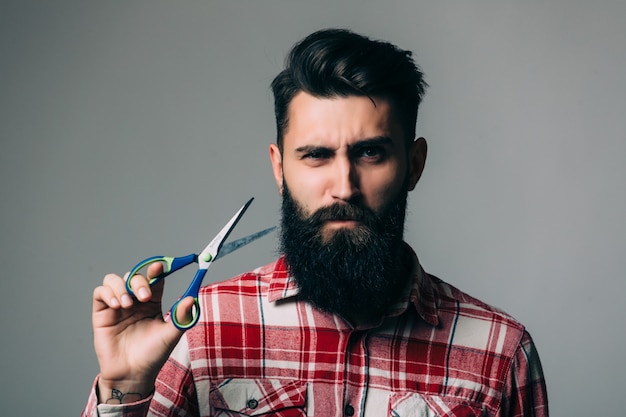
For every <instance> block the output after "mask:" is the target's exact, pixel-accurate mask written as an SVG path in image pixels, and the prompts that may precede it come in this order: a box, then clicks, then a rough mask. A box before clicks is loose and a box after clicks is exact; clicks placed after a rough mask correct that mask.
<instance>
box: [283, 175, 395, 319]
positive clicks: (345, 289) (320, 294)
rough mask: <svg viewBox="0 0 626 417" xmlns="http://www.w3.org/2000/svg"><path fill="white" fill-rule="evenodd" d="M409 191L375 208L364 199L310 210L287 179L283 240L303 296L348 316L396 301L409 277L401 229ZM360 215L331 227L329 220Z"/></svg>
mask: <svg viewBox="0 0 626 417" xmlns="http://www.w3.org/2000/svg"><path fill="white" fill-rule="evenodd" d="M406 199H407V191H406V187H403V188H402V191H401V192H400V193H399V195H398V196H397V197H396V198H395V199H394V200H393V201H392V202H391V203H390V204H388V205H387V207H385V208H383V209H382V210H381V212H380V213H375V212H374V211H372V210H371V209H370V208H368V207H366V206H365V205H364V204H359V203H344V204H335V205H332V206H328V207H323V208H321V209H319V210H317V211H316V212H314V213H313V214H311V215H310V216H308V217H307V216H306V215H305V213H304V211H303V210H302V208H301V207H300V206H299V204H298V203H297V202H296V201H295V200H294V199H293V198H292V197H291V194H290V193H289V190H288V188H287V185H286V184H285V183H283V202H282V223H281V224H282V230H281V245H282V251H283V253H284V254H285V258H286V261H287V265H288V267H289V272H290V274H291V275H292V276H293V277H294V279H295V280H296V282H297V284H298V287H299V289H300V297H301V298H302V299H304V300H307V301H309V302H311V303H312V304H313V305H314V306H316V307H317V308H318V309H320V310H322V311H325V312H328V313H332V314H338V315H340V316H342V317H343V318H352V317H366V318H372V317H378V316H380V315H381V314H383V313H384V312H385V311H386V310H387V309H388V308H389V306H390V305H391V304H393V303H394V302H396V301H397V299H398V297H399V295H400V293H401V291H402V289H403V287H404V284H405V282H406V272H404V268H403V262H402V260H403V250H402V235H403V231H404V217H405V210H406ZM331 219H332V220H337V219H356V220H358V221H359V222H361V224H360V225H358V226H357V227H354V228H350V229H348V228H342V229H338V230H333V231H330V232H329V233H331V236H330V237H328V236H326V237H324V236H323V235H322V228H323V226H324V223H325V222H326V221H327V220H331Z"/></svg>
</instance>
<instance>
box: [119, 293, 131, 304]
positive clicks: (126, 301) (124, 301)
mask: <svg viewBox="0 0 626 417" xmlns="http://www.w3.org/2000/svg"><path fill="white" fill-rule="evenodd" d="M121 298H122V306H124V307H129V306H131V305H132V304H133V299H132V298H130V295H128V294H122V297H121Z"/></svg>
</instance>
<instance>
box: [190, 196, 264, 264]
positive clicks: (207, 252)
mask: <svg viewBox="0 0 626 417" xmlns="http://www.w3.org/2000/svg"><path fill="white" fill-rule="evenodd" d="M252 200H254V198H251V199H250V200H248V201H247V202H246V204H244V205H243V206H242V207H241V208H240V209H239V210H237V212H236V213H235V215H234V216H233V217H232V218H231V219H230V220H229V221H228V223H226V225H225V226H224V227H223V228H222V230H220V232H219V233H218V234H217V236H215V237H214V238H213V240H211V243H209V244H208V245H207V247H206V248H204V249H203V250H202V252H200V253H199V254H198V265H200V268H201V269H206V268H208V266H209V264H210V263H211V261H212V260H213V259H215V257H217V255H218V254H219V252H220V249H221V248H222V244H223V243H224V242H225V241H226V239H227V238H228V235H229V234H230V232H231V231H232V230H233V229H234V228H235V226H236V225H237V223H238V222H239V220H240V219H241V216H243V214H244V213H245V212H246V210H247V209H248V207H249V206H250V203H252Z"/></svg>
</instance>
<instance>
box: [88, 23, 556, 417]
mask: <svg viewBox="0 0 626 417" xmlns="http://www.w3.org/2000/svg"><path fill="white" fill-rule="evenodd" d="M425 87H426V84H425V82H424V79H423V74H422V73H421V71H420V70H419V68H418V67H417V65H416V64H415V63H414V61H413V59H412V55H411V53H410V52H407V51H403V50H401V49H399V48H398V47H396V46H394V45H392V44H390V43H388V42H384V41H377V40H372V39H369V38H366V37H364V36H361V35H358V34H355V33H353V32H350V31H346V30H338V29H328V30H322V31H319V32H316V33H313V34H311V35H309V36H308V37H306V38H305V39H303V40H302V41H300V42H299V43H298V44H296V45H295V46H294V48H293V49H292V50H291V52H290V54H289V56H288V58H287V60H286V66H285V69H284V70H283V71H282V72H281V73H280V74H278V76H277V77H276V78H275V79H274V81H273V83H272V90H273V93H274V99H275V114H276V124H277V132H278V134H277V141H276V143H275V144H272V145H270V149H269V153H270V160H271V164H272V168H273V173H274V177H275V180H276V183H277V185H278V188H279V191H280V193H281V195H282V221H281V249H282V255H281V257H280V258H279V259H277V260H276V261H275V262H273V263H271V264H269V265H266V266H264V267H261V268H258V269H257V270H255V271H252V272H249V273H246V274H243V275H240V276H238V277H235V278H233V279H230V280H227V281H224V282H220V283H215V284H211V285H208V286H207V287H205V288H203V289H202V291H201V294H200V307H201V311H202V316H201V317H200V320H199V322H198V324H197V325H196V326H195V327H193V328H192V329H190V330H188V331H186V332H184V333H183V332H182V331H180V330H178V329H176V328H175V327H174V326H173V325H172V323H171V322H169V321H168V320H164V319H163V317H162V312H161V305H160V299H161V290H162V288H161V287H159V286H155V287H153V288H152V289H151V288H150V286H149V285H148V282H147V279H149V278H150V277H151V276H156V275H157V274H159V273H160V272H161V271H160V270H159V268H160V266H158V265H156V266H154V267H152V268H151V269H150V270H149V271H148V274H147V275H148V276H147V277H141V276H136V277H133V279H132V281H131V287H132V288H133V291H134V293H135V294H136V299H132V298H131V297H130V296H129V295H128V293H127V292H126V287H125V282H124V279H123V278H121V277H119V276H117V275H108V276H107V277H105V280H104V283H103V285H102V286H101V287H98V288H97V289H96V290H95V292H94V312H93V322H94V336H95V347H96V353H97V356H98V360H99V363H100V371H101V372H100V375H99V376H98V378H97V380H96V382H95V384H94V390H93V392H92V394H91V397H90V398H89V401H88V404H87V407H86V408H85V411H84V415H86V416H95V415H98V413H100V415H104V414H105V413H106V415H107V416H109V415H111V416H114V415H119V416H122V415H124V416H128V415H132V416H134V415H137V416H139V415H141V416H143V415H147V414H150V415H172V416H173V415H192V416H235V415H250V416H252V415H273V416H313V415H315V416H322V417H326V416H341V415H346V416H352V415H359V416H366V417H368V416H371V417H374V416H376V417H379V416H528V415H533V416H547V415H548V407H547V396H546V389H545V383H544V378H543V374H542V370H541V365H540V362H539V358H538V356H537V352H536V349H535V346H534V344H533V341H532V339H531V337H530V335H529V334H528V332H527V331H526V330H525V328H524V327H523V326H522V325H521V324H520V323H519V322H517V321H516V320H515V319H513V318H512V317H510V316H508V315H507V314H506V313H504V312H501V311H499V310H497V309H494V308H493V307H490V306H488V305H487V304H485V303H482V302H480V301H478V300H476V299H474V298H472V297H470V296H469V295H467V294H465V293H463V292H461V291H459V290H458V289H456V288H454V287H452V286H450V285H448V284H446V283H445V282H443V281H441V280H440V279H438V278H436V277H434V276H432V275H429V274H427V273H426V272H425V271H424V270H423V269H422V268H421V266H420V264H419V262H418V260H417V257H416V255H415V253H414V252H413V250H412V249H411V248H410V247H409V246H408V245H407V244H406V243H405V242H404V240H403V231H404V219H405V209H406V204H407V194H408V192H409V191H412V190H413V189H414V188H415V186H416V184H417V182H418V180H419V178H420V176H421V174H422V171H423V169H424V164H425V161H426V151H427V146H426V141H425V140H424V139H423V138H416V137H415V136H416V135H415V124H416V120H417V111H418V107H419V104H420V102H421V99H422V97H423V94H424V91H425ZM191 306H192V303H191V300H186V302H184V303H183V304H181V305H180V306H179V308H178V310H177V312H176V314H177V319H178V320H179V321H180V322H185V320H186V319H188V317H189V314H190V309H191V308H192V307H191Z"/></svg>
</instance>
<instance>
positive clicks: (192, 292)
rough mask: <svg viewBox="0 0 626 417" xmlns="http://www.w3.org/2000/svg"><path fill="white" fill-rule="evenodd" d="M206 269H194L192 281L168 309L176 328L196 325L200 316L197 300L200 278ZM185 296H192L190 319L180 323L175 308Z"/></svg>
mask: <svg viewBox="0 0 626 417" xmlns="http://www.w3.org/2000/svg"><path fill="white" fill-rule="evenodd" d="M206 271H207V270H206V269H198V270H197V271H196V275H195V276H194V277H193V281H191V284H189V288H187V291H185V293H184V294H183V295H182V296H181V297H180V299H179V300H178V301H176V302H175V303H174V305H173V306H172V308H171V309H170V316H171V318H172V323H174V326H176V328H177V329H178V330H187V329H189V328H191V327H193V326H195V325H196V323H197V322H198V319H199V318H200V303H199V301H198V293H199V292H200V287H201V286H202V280H203V279H204V276H205V275H206ZM187 297H193V305H194V306H193V308H192V310H191V321H190V322H189V323H181V322H179V321H178V319H177V318H176V309H177V308H178V304H179V303H180V302H181V301H183V300H184V299H185V298H187Z"/></svg>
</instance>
